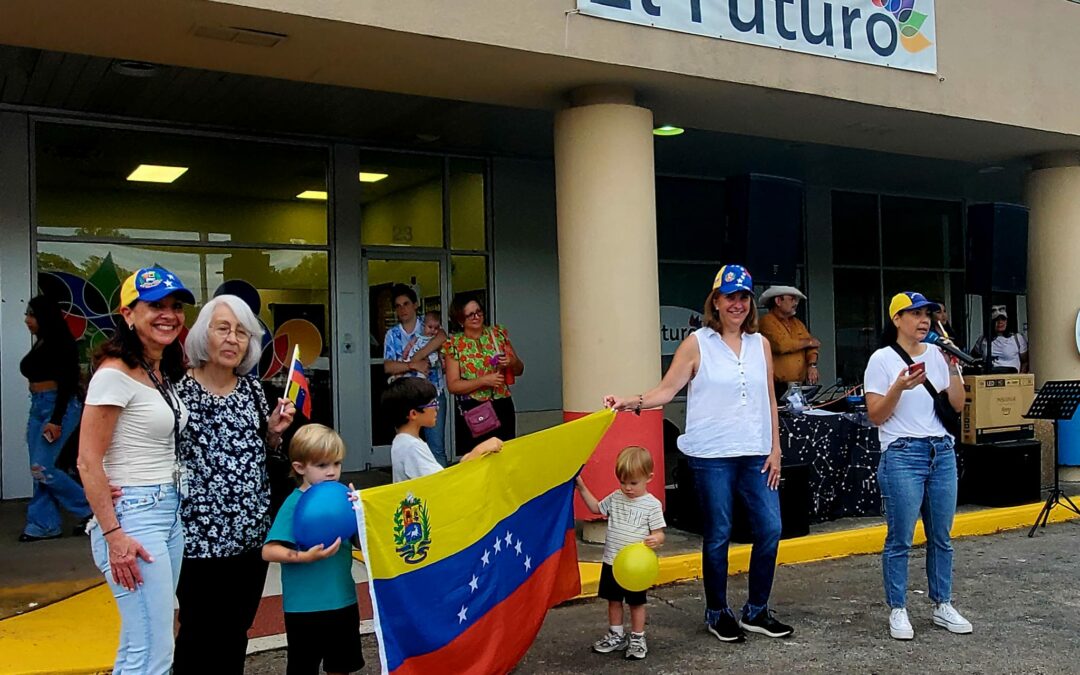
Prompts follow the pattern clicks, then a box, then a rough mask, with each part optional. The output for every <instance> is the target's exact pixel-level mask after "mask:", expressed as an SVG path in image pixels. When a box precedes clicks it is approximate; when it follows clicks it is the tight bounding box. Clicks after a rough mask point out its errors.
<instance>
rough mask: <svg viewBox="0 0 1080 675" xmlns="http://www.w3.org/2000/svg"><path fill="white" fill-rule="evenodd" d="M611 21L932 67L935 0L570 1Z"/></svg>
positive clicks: (905, 66)
mask: <svg viewBox="0 0 1080 675" xmlns="http://www.w3.org/2000/svg"><path fill="white" fill-rule="evenodd" d="M577 8H578V11H579V12H581V13H582V14H587V15H590V16H596V17H600V18H604V19H611V20H613V21H624V22H627V23H636V24H640V25H643V26H652V27H653V28H662V29H664V30H673V31H679V32H682V33H693V34H695V35H705V36H708V37H714V38H720V39H723V40H732V41H734V42H745V43H748V44H754V45H760V46H762V47H774V48H777V49H788V50H791V51H796V52H803V53H804V54H816V55H818V56H829V57H832V58H837V59H844V60H847V61H858V62H859V63H868V64H871V65H875V66H886V67H889V68H899V69H901V70H913V71H917V72H920V73H934V72H937V45H936V44H935V41H936V39H937V36H936V35H935V25H934V24H935V22H934V16H935V15H934V0H832V1H831V2H830V1H828V0H577Z"/></svg>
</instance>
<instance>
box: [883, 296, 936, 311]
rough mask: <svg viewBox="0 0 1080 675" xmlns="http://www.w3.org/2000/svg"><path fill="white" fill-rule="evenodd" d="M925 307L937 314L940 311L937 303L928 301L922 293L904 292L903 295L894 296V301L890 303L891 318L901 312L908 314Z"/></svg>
mask: <svg viewBox="0 0 1080 675" xmlns="http://www.w3.org/2000/svg"><path fill="white" fill-rule="evenodd" d="M923 307H929V308H930V311H931V312H936V311H938V309H940V307H939V305H938V304H937V303H936V302H932V301H930V300H927V299H926V296H924V295H923V294H922V293H916V292H914V291H904V292H903V293H897V294H896V295H894V296H892V301H891V302H889V316H896V315H897V314H899V313H900V312H906V311H907V310H909V309H921V308H923Z"/></svg>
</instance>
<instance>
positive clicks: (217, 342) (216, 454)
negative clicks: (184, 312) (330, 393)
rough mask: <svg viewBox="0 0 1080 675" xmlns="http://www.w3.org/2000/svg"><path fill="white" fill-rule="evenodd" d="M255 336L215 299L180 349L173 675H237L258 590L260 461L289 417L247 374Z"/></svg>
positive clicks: (242, 311) (241, 316)
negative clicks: (180, 482)
mask: <svg viewBox="0 0 1080 675" xmlns="http://www.w3.org/2000/svg"><path fill="white" fill-rule="evenodd" d="M262 334H263V329H262V326H261V325H260V324H259V321H258V319H256V318H255V314H254V313H253V312H252V311H251V308H249V307H248V305H247V304H246V303H245V302H244V301H243V300H241V299H240V298H238V297H236V296H234V295H221V296H218V297H216V298H214V299H213V300H211V301H210V302H208V303H206V306H205V307H203V308H202V311H201V312H199V318H198V319H196V321H195V324H194V325H193V326H192V327H191V332H190V333H188V337H187V341H186V345H185V347H186V351H187V357H188V363H189V365H190V367H191V370H189V371H188V373H187V375H185V376H184V378H183V379H182V380H181V381H180V384H179V386H178V391H179V394H180V397H181V398H182V399H183V401H184V404H185V405H186V406H187V409H188V412H189V414H190V418H189V421H188V425H187V428H186V429H185V431H184V434H183V436H182V437H181V439H180V454H181V459H182V460H183V462H184V469H185V474H186V476H185V477H186V481H185V482H186V488H185V489H183V490H182V492H183V494H182V496H181V503H180V516H181V518H182V520H183V523H184V539H185V542H184V544H185V545H184V563H183V566H182V567H181V571H180V583H179V585H178V587H177V590H176V597H177V600H178V602H179V604H180V616H179V620H180V631H179V633H178V634H177V637H176V653H175V657H174V658H175V661H174V664H173V672H174V673H177V674H178V675H182V674H183V673H192V672H200V671H201V672H200V675H202V673H207V672H213V673H238V674H240V673H243V672H244V657H245V653H246V651H247V631H248V629H249V628H250V627H251V623H252V621H253V620H254V619H255V612H256V610H257V609H258V607H259V601H260V600H261V598H262V591H263V585H264V583H265V581H266V568H267V564H266V562H264V561H263V559H262V545H263V541H264V540H265V539H266V534H267V532H268V531H269V529H270V522H271V515H270V487H269V480H268V476H267V472H266V457H267V453H268V452H274V451H278V446H280V444H281V434H282V433H283V432H284V431H285V430H286V429H288V427H289V425H290V424H291V423H292V420H293V415H294V413H295V409H294V407H293V404H292V403H291V402H290V401H288V400H286V399H279V400H278V401H277V403H276V404H275V405H274V408H273V410H270V408H269V405H268V404H267V400H266V394H265V392H264V391H263V388H262V385H260V384H259V381H258V379H257V378H255V377H252V376H249V375H248V373H250V372H251V370H252V369H253V368H254V367H255V365H256V364H257V363H258V362H259V356H260V354H261V351H262V350H261V348H262Z"/></svg>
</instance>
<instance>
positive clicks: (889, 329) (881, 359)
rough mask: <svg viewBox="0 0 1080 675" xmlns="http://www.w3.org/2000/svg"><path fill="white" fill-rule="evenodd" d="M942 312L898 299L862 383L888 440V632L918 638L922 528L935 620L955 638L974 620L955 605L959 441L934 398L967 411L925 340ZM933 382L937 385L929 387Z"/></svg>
mask: <svg viewBox="0 0 1080 675" xmlns="http://www.w3.org/2000/svg"><path fill="white" fill-rule="evenodd" d="M937 308H938V305H937V303H934V302H930V301H929V300H927V299H926V298H925V297H923V295H922V294H921V293H913V292H904V293H897V294H896V295H895V296H893V298H892V301H891V302H890V303H889V317H890V319H891V322H890V323H887V324H886V326H885V332H884V335H883V337H882V344H883V345H884V346H883V347H882V348H881V349H879V350H877V351H876V352H874V353H873V354H872V355H871V356H870V361H869V362H868V363H867V364H866V375H865V377H864V378H863V379H864V383H865V387H866V407H867V411H868V413H869V417H870V421H871V422H872V423H873V424H874V425H875V426H877V428H878V436H879V438H880V441H881V447H882V453H881V461H880V464H879V465H878V485H879V486H880V487H881V497H882V504H883V507H884V510H885V522H886V525H887V527H888V532H887V534H886V536H885V549H884V551H883V552H882V555H881V564H882V573H883V577H884V582H885V599H886V601H887V602H888V603H889V608H890V614H889V634H890V635H891V636H892V637H894V638H896V639H897V640H910V639H912V638H913V637H915V631H914V629H913V628H912V627H911V620H910V619H909V617H908V613H907V608H906V605H907V602H906V600H907V577H908V554H909V553H910V551H911V540H912V536H913V535H914V533H915V522H916V521H917V520H918V519H919V515H920V514H921V515H922V520H923V526H924V527H925V529H926V539H927V543H926V576H927V580H928V582H929V587H930V600H931V601H932V602H933V603H934V612H933V621H934V624H935V625H937V626H941V627H942V628H945V629H947V630H949V631H950V632H952V633H970V632H971V630H972V629H971V623H970V622H968V620H967V619H965V618H964V617H963V616H961V615H960V613H959V612H958V611H956V609H955V608H954V607H953V606H952V561H953V549H952V544H951V543H950V540H949V531H950V530H951V529H952V522H953V516H954V515H955V514H956V455H955V453H954V451H953V443H954V439H953V437H952V435H951V434H949V432H948V431H946V429H945V426H944V424H943V423H942V420H941V419H939V417H938V414H937V412H936V410H935V407H934V394H932V393H931V388H932V389H933V390H934V392H935V393H936V392H947V398H948V403H949V405H951V406H952V408H953V410H956V411H959V410H960V409H961V408H962V407H963V405H964V382H963V380H962V379H961V377H960V371H959V368H958V367H957V366H956V365H955V364H954V363H952V362H951V361H950V360H949V357H947V356H946V355H945V354H944V352H942V351H941V350H940V349H939V348H938V347H937V346H936V345H931V344H926V343H924V342H922V339H923V338H924V337H926V334H927V333H928V332H929V331H930V315H931V313H932V312H934V311H936V310H937ZM927 384H929V385H930V387H927Z"/></svg>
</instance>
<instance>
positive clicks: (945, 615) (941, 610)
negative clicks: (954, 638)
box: [934, 602, 971, 634]
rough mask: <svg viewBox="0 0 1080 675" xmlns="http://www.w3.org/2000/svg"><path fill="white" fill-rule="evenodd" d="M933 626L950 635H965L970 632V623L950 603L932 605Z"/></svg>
mask: <svg viewBox="0 0 1080 675" xmlns="http://www.w3.org/2000/svg"><path fill="white" fill-rule="evenodd" d="M934 625H935V626H941V627H942V628H944V629H945V630H947V631H949V632H950V633H960V634H967V633H970V632H971V622H970V621H968V620H967V619H965V618H964V617H963V616H961V615H960V612H958V611H956V608H955V607H953V606H952V603H949V602H943V603H941V604H940V605H934Z"/></svg>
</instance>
